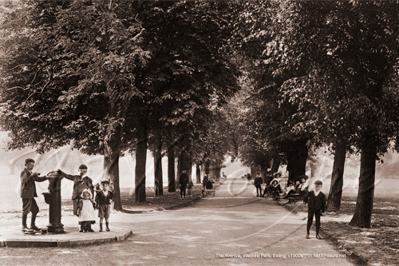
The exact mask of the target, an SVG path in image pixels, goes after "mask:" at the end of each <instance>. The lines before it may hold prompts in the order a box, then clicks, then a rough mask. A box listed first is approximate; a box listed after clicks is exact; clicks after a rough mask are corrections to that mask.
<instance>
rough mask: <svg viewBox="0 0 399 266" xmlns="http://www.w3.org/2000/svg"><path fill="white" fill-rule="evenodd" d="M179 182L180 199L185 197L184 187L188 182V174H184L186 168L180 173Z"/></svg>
mask: <svg viewBox="0 0 399 266" xmlns="http://www.w3.org/2000/svg"><path fill="white" fill-rule="evenodd" d="M179 184H180V199H185V198H186V187H187V184H188V175H187V174H186V170H183V171H182V174H181V175H180V178H179Z"/></svg>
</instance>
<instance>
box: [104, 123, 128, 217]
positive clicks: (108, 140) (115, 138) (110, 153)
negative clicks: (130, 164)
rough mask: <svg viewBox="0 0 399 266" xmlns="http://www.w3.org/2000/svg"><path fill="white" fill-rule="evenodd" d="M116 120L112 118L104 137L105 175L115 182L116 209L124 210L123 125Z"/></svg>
mask: <svg viewBox="0 0 399 266" xmlns="http://www.w3.org/2000/svg"><path fill="white" fill-rule="evenodd" d="M115 122H116V121H115V120H113V119H110V121H109V126H108V128H107V134H106V136H105V138H104V163H103V172H104V177H105V178H107V179H108V180H110V181H111V182H112V184H113V193H114V209H115V210H117V211H121V210H122V204H121V196H120V184H119V155H120V146H121V141H122V133H123V127H122V126H121V125H115V124H117V123H115Z"/></svg>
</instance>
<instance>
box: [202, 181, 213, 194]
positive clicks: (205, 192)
mask: <svg viewBox="0 0 399 266" xmlns="http://www.w3.org/2000/svg"><path fill="white" fill-rule="evenodd" d="M215 189H216V184H215V183H213V186H212V188H211V189H207V188H204V189H203V194H204V196H207V195H208V194H210V195H212V196H213V197H215V193H216V191H215Z"/></svg>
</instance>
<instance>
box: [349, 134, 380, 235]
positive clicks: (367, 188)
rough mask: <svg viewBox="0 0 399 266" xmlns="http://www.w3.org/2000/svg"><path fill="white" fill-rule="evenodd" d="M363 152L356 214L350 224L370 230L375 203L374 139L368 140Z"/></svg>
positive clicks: (375, 150) (375, 149) (375, 148)
mask: <svg viewBox="0 0 399 266" xmlns="http://www.w3.org/2000/svg"><path fill="white" fill-rule="evenodd" d="M361 151H362V155H361V158H360V177H359V191H358V194H357V200H356V208H355V213H354V215H353V217H352V220H351V221H350V223H349V224H350V225H352V226H358V227H361V228H363V227H365V228H370V227H371V214H372V212H373V202H374V182H375V159H376V152H377V146H376V143H375V141H374V139H373V138H372V137H369V138H366V141H365V142H364V144H363V147H362V149H361Z"/></svg>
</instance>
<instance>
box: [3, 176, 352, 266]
mask: <svg viewBox="0 0 399 266" xmlns="http://www.w3.org/2000/svg"><path fill="white" fill-rule="evenodd" d="M254 192H255V190H254V187H253V185H250V184H248V183H247V182H246V181H245V180H243V179H232V180H229V181H227V182H225V183H224V184H223V185H221V186H220V187H219V188H218V190H217V192H216V196H215V197H208V198H205V199H202V200H200V201H199V202H196V203H194V204H192V205H190V206H189V207H186V208H183V209H179V210H170V211H161V212H151V213H146V214H135V215H132V214H124V213H117V214H113V216H112V217H111V229H112V224H113V223H114V224H118V225H123V226H130V227H131V229H132V230H133V233H134V236H132V237H130V238H129V239H128V240H126V241H124V242H115V243H108V244H103V245H99V246H84V247H77V248H41V249H40V248H29V249H21V248H19V249H17V248H2V249H1V248H0V264H1V265H53V264H57V265H137V264H138V265H140V264H141V265H231V266H234V265H291V266H292V265H352V264H351V263H350V262H348V261H347V260H346V258H343V257H340V254H339V253H338V252H337V251H335V250H334V248H333V247H332V246H331V245H330V244H329V243H328V242H327V241H326V240H318V239H316V238H315V237H314V232H313V234H311V239H309V240H306V239H305V231H306V229H305V226H306V225H305V221H304V220H302V218H303V217H299V216H297V215H295V214H292V213H290V212H288V211H287V210H285V209H284V208H283V207H281V206H280V205H278V204H276V202H274V201H273V200H271V199H264V198H257V197H255V193H254Z"/></svg>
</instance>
